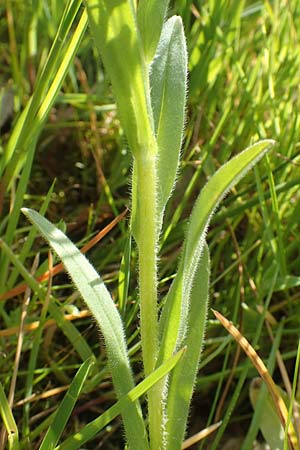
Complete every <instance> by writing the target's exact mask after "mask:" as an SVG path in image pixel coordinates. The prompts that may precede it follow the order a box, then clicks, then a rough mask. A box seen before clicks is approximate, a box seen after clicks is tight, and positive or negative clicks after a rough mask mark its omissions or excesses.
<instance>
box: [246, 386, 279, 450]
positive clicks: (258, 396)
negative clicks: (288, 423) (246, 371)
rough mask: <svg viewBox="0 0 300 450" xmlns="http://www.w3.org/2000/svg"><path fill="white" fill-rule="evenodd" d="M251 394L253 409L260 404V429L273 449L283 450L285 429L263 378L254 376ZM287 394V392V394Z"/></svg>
mask: <svg viewBox="0 0 300 450" xmlns="http://www.w3.org/2000/svg"><path fill="white" fill-rule="evenodd" d="M249 396H250V400H251V404H252V406H253V409H254V410H255V409H256V405H258V403H259V404H260V406H261V408H260V411H261V415H260V429H261V432H262V434H263V436H264V438H265V440H266V442H267V443H268V444H269V445H270V447H271V449H272V450H273V449H276V450H283V447H284V430H283V428H282V425H281V421H280V419H279V416H278V413H277V411H276V410H275V407H274V403H273V400H272V398H271V396H270V394H269V393H268V392H267V389H266V386H265V385H264V384H263V381H262V379H261V378H254V379H253V380H252V382H251V384H250V389H249ZM285 396H286V394H285Z"/></svg>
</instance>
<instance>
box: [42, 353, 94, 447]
mask: <svg viewBox="0 0 300 450" xmlns="http://www.w3.org/2000/svg"><path fill="white" fill-rule="evenodd" d="M92 364H93V360H92V359H88V360H86V361H85V362H84V363H83V364H82V365H81V366H80V368H79V369H78V371H77V373H76V375H75V377H74V378H73V380H72V383H71V385H70V387H69V389H68V391H67V393H66V395H65V396H64V398H63V400H62V401H61V402H60V405H59V407H58V409H57V411H56V414H55V416H54V419H53V422H52V423H51V425H50V427H49V429H48V431H47V433H46V435H45V437H44V439H43V442H42V444H41V446H40V448H39V450H53V449H54V447H55V445H56V444H57V442H58V440H59V438H60V436H61V435H62V433H63V431H64V428H65V426H66V423H67V421H68V419H69V417H70V415H71V413H72V411H73V409H74V406H75V403H76V401H77V399H78V397H79V395H80V393H81V391H82V388H83V385H84V382H85V380H86V378H87V376H88V373H89V370H90V368H91V366H92Z"/></svg>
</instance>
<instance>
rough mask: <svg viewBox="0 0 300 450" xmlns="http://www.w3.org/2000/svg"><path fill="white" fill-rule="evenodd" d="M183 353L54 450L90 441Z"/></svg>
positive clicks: (167, 371) (146, 389)
mask: <svg viewBox="0 0 300 450" xmlns="http://www.w3.org/2000/svg"><path fill="white" fill-rule="evenodd" d="M184 352H185V349H181V350H180V351H179V352H178V353H176V354H175V355H173V356H172V357H171V358H170V359H169V360H168V361H166V362H164V364H162V365H161V366H160V367H159V368H158V369H156V370H155V371H154V372H152V373H151V375H149V376H148V377H147V378H146V379H145V380H143V381H142V382H141V383H139V384H138V385H137V386H136V387H135V388H133V389H132V390H131V391H130V392H128V394H127V395H125V396H124V397H122V398H120V400H119V401H118V402H117V403H116V404H115V405H113V406H111V407H110V408H109V409H108V410H107V411H105V413H104V414H102V415H101V416H100V417H98V418H97V419H95V420H93V421H92V422H90V423H89V424H87V425H86V426H85V427H84V428H82V429H81V430H80V431H79V432H78V433H76V434H74V435H73V436H71V437H69V438H68V439H67V440H66V441H65V442H63V443H62V444H61V445H59V446H58V447H57V448H56V450H76V449H78V448H79V447H80V446H81V445H83V444H84V443H85V442H87V441H89V440H90V439H92V438H93V437H94V436H95V435H96V434H97V433H99V431H101V430H102V429H103V428H104V427H105V426H106V425H107V424H109V423H110V422H111V421H112V420H113V419H115V418H116V417H117V416H118V415H119V414H122V413H123V412H126V411H127V410H128V408H129V407H130V405H132V404H134V402H136V401H137V400H138V399H139V397H141V395H143V394H145V393H146V392H147V391H148V390H149V389H150V388H151V387H152V386H153V385H155V384H156V383H157V382H158V381H159V380H161V379H162V378H163V377H164V376H166V374H167V373H169V372H170V371H171V370H172V369H173V368H174V367H175V366H176V364H177V363H178V361H179V360H180V358H181V357H182V355H183V354H184ZM130 448H131V447H130Z"/></svg>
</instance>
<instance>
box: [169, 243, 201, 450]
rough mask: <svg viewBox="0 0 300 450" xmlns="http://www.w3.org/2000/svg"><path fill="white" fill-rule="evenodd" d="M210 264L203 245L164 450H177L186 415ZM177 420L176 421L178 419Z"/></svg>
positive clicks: (176, 371) (171, 392)
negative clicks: (184, 350)
mask: <svg viewBox="0 0 300 450" xmlns="http://www.w3.org/2000/svg"><path fill="white" fill-rule="evenodd" d="M209 274H210V261H209V252H208V247H207V245H204V249H203V253H202V256H201V259H200V263H199V266H198V269H197V272H196V275H195V280H194V285H193V287H192V291H191V297H190V311H189V317H188V323H187V333H186V337H185V340H184V345H185V346H186V352H185V354H184V355H183V357H182V359H181V361H179V363H178V364H177V366H176V367H175V369H174V370H173V372H172V374H171V376H170V380H169V389H168V399H167V417H168V421H167V425H166V427H167V430H166V431H167V433H166V435H167V439H168V443H167V446H166V449H167V450H180V449H181V444H182V441H183V439H184V433H185V428H186V423H187V418H188V413H189V405H190V401H191V397H192V393H193V386H194V383H195V379H196V375H197V370H198V365H199V360H200V355H201V350H202V345H203V338H204V331H205V323H206V315H207V306H208V287H209ZM179 418H180V420H179Z"/></svg>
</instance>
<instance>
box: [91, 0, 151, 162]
mask: <svg viewBox="0 0 300 450" xmlns="http://www.w3.org/2000/svg"><path fill="white" fill-rule="evenodd" d="M85 4H86V7H87V11H88V18H89V24H90V28H91V32H92V34H93V36H94V39H95V43H96V45H97V47H98V49H99V50H100V54H101V57H102V60H103V63H104V66H105V69H106V71H107V73H108V75H109V78H110V80H111V83H112V86H113V90H114V94H115V97H116V100H117V104H118V109H119V113H120V118H121V122H122V126H123V128H124V130H125V133H126V136H127V139H128V142H129V145H130V147H131V150H132V152H133V153H134V155H135V156H136V157H138V156H140V155H141V154H142V153H145V152H147V151H152V152H155V151H156V144H155V139H154V136H153V129H152V128H153V127H152V112H151V103H150V90H149V76H148V69H147V65H146V61H145V58H144V54H143V49H142V42H141V39H140V36H139V33H138V30H137V24H136V11H135V7H134V4H133V1H132V0H86V1H85Z"/></svg>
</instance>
